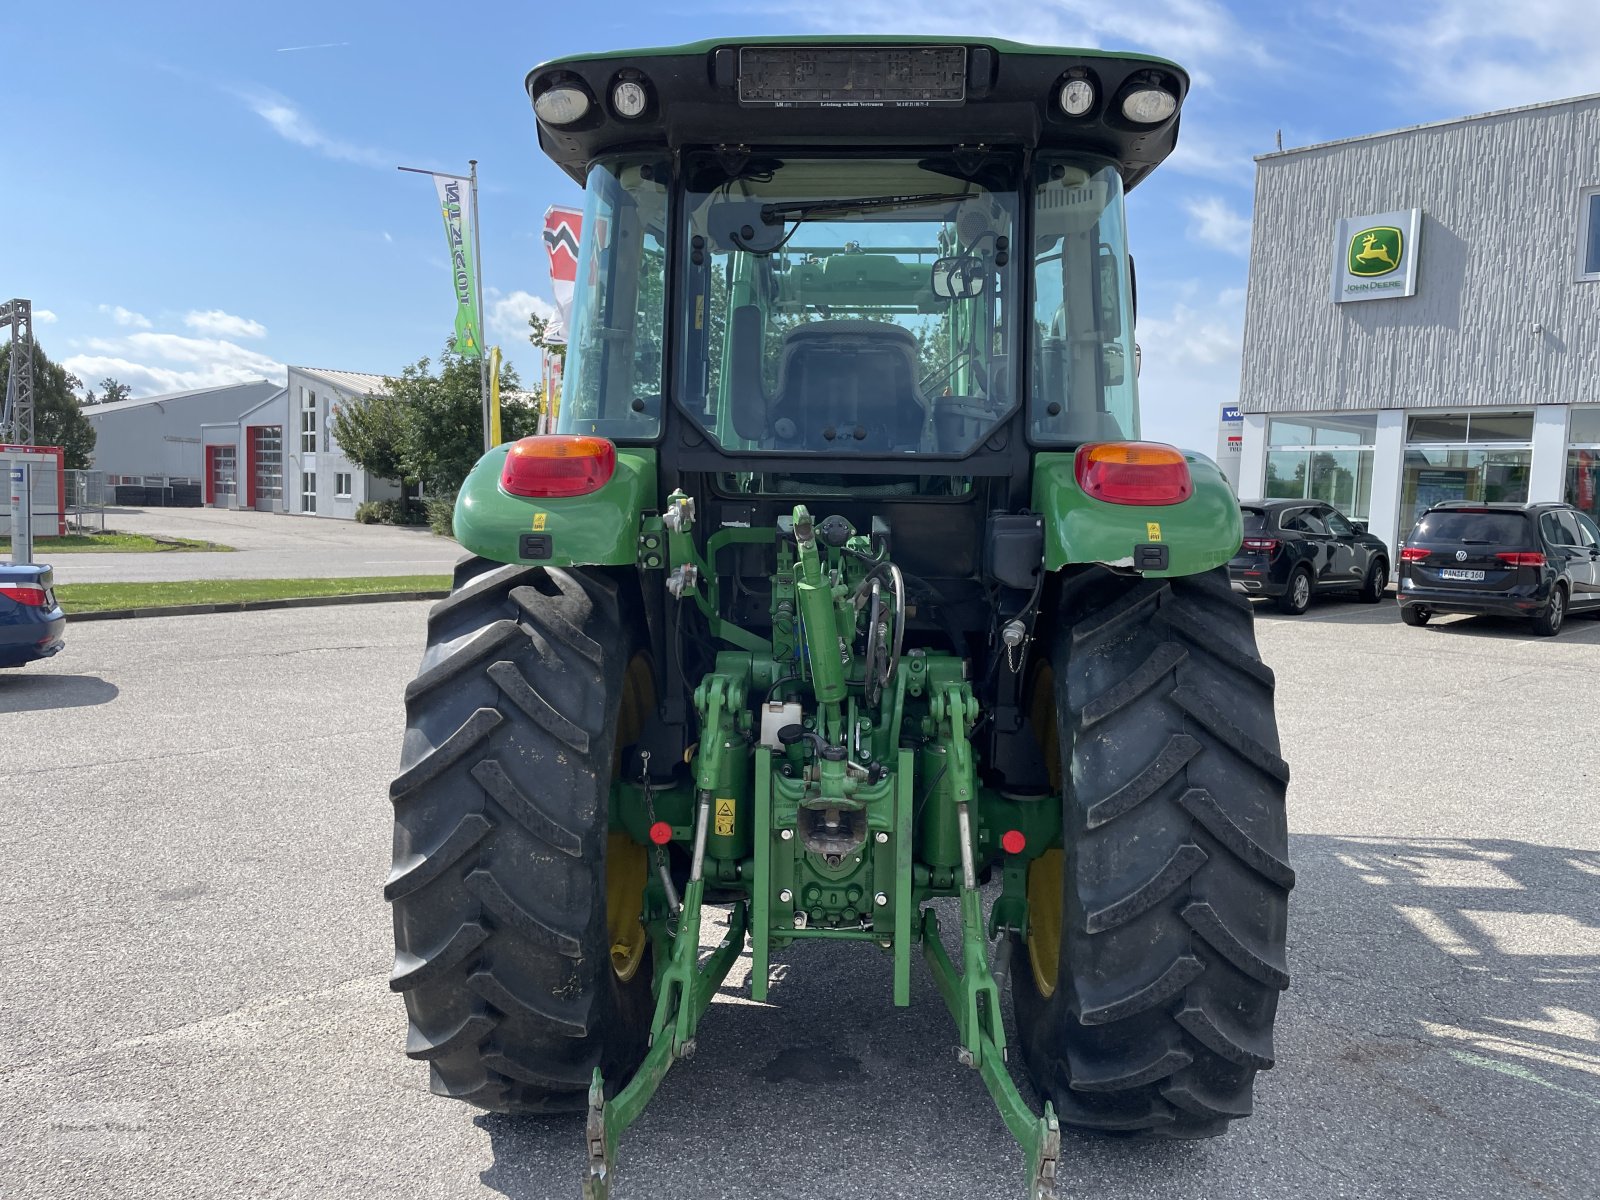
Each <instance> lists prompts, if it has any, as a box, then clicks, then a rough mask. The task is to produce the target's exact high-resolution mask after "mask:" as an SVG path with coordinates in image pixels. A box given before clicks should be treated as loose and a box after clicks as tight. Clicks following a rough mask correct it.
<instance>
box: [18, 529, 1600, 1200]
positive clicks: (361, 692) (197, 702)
mask: <svg viewBox="0 0 1600 1200" xmlns="http://www.w3.org/2000/svg"><path fill="white" fill-rule="evenodd" d="M280 520H281V518H280ZM295 524H296V526H298V525H300V524H302V523H300V522H295ZM319 524H320V523H319ZM218 536H222V535H221V533H220V531H219V534H218ZM426 610H427V605H426V604H421V603H415V604H392V605H373V606H363V607H359V608H346V609H339V608H329V609H304V610H296V611H278V612H264V613H247V614H227V615H217V616H196V617H182V618H158V619H150V620H142V621H128V622H108V623H103V624H94V625H83V626H80V627H78V628H75V629H74V628H69V630H68V646H67V650H66V652H65V653H63V654H62V655H61V656H59V657H58V658H56V659H54V660H52V661H50V662H48V663H44V664H37V665H35V666H33V667H29V668H27V669H25V670H23V671H17V672H0V752H3V754H4V761H5V764H6V765H5V771H4V779H5V784H4V791H3V795H4V803H3V804H0V844H3V845H4V846H5V847H6V851H7V853H6V856H5V869H4V870H3V871H0V913H3V914H4V920H3V921H0V964H3V965H0V1130H3V1131H4V1135H3V1136H0V1196H6V1197H10V1196H17V1197H28V1198H30V1200H32V1198H36V1197H118V1198H121V1197H129V1196H139V1197H168V1196H171V1197H180V1196H181V1197H213V1196H216V1197H222V1196H229V1197H231V1196H286V1197H287V1196H293V1197H302V1196H304V1197H351V1196H362V1197H366V1196H373V1197H378V1196H382V1197H429V1198H450V1197H478V1196H506V1197H514V1198H518V1200H537V1198H544V1197H553V1198H568V1197H572V1196H575V1195H576V1189H577V1181H578V1177H579V1171H580V1167H581V1165H582V1161H583V1150H582V1135H581V1124H580V1123H579V1122H577V1121H576V1120H549V1121H540V1120H527V1119H513V1118H508V1117H502V1116H489V1115H485V1114H483V1113H480V1112H477V1111H475V1110H473V1109H471V1108H468V1107H466V1106H464V1105H461V1104H459V1103H454V1102H450V1101H446V1100H443V1099H439V1098H436V1097H433V1096H430V1095H429V1094H428V1093H427V1070H426V1067H425V1066H424V1065H422V1064H419V1063H415V1062H412V1061H410V1060H408V1059H406V1058H405V1057H404V1055H403V1053H402V1048H403V1045H404V1041H405V1024H406V1023H405V1017H404V1013H403V1007H402V1004H401V1002H400V1000H399V999H398V998H397V997H396V996H394V995H392V994H391V993H390V992H389V990H388V988H387V986H386V978H387V975H388V971H389V965H390V955H391V949H392V943H391V941H390V930H389V914H388V912H387V911H386V906H385V904H384V902H383V900H382V897H381V895H380V888H381V886H382V882H383V879H384V877H385V875H386V873H387V871H388V867H389V837H390V812H389V806H388V802H387V800H386V792H385V789H386V785H387V782H388V779H389V777H390V775H391V773H392V772H393V770H394V767H395V763H396V760H397V757H398V750H399V741H400V729H401V722H402V719H403V717H402V709H401V692H402V688H403V687H404V685H405V682H406V680H407V679H408V678H409V676H410V675H411V673H412V671H413V670H414V668H415V666H416V663H417V659H418V655H419V650H420V646H421V640H422V630H423V620H424V614H425V613H426ZM1258 630H1259V636H1260V639H1261V643H1262V645H1263V648H1264V653H1265V656H1266V658H1267V660H1268V662H1269V663H1270V664H1271V665H1272V666H1273V667H1274V668H1275V669H1276V670H1277V672H1278V677H1279V681H1280V689H1279V702H1280V705H1279V713H1280V722H1281V727H1282V733H1283V742H1284V754H1285V757H1286V758H1287V759H1288V760H1289V761H1290V763H1291V765H1292V768H1293V771H1294V782H1293V784H1292V785H1291V789H1290V805H1291V827H1292V829H1293V830H1294V836H1293V841H1292V846H1291V852H1292V858H1293V863H1294V866H1295V868H1296V870H1297V871H1298V873H1299V884H1298V887H1297V889H1296V891H1295V892H1294V895H1293V898H1292V902H1291V907H1290V921H1291V932H1290V966H1291V969H1292V971H1293V974H1294V983H1293V985H1292V986H1291V989H1290V990H1289V991H1288V992H1287V993H1286V994H1285V996H1284V1000H1283V1004H1282V1007H1281V1011H1280V1016H1279V1023H1278V1030H1277V1050H1278V1058H1279V1065H1278V1066H1277V1068H1276V1069H1275V1070H1273V1071H1270V1072H1268V1073H1266V1074H1264V1075H1262V1076H1261V1077H1260V1080H1259V1082H1258V1085H1257V1089H1256V1115H1255V1116H1254V1117H1253V1118H1251V1119H1249V1120H1247V1121H1241V1122H1238V1123H1236V1124H1235V1126H1234V1129H1233V1131H1232V1132H1231V1133H1230V1134H1229V1135H1228V1136H1227V1137H1225V1138H1222V1139H1214V1140H1209V1141H1203V1142H1192V1143H1143V1142H1138V1141H1131V1140H1119V1139H1108V1138H1091V1137H1083V1136H1077V1135H1070V1134H1069V1135H1067V1136H1066V1137H1065V1138H1064V1145H1063V1164H1062V1167H1063V1175H1064V1178H1065V1181H1066V1182H1067V1184H1068V1194H1069V1195H1072V1196H1081V1197H1094V1198H1096V1200H1101V1198H1121V1197H1130V1198H1131V1197H1160V1198H1162V1200H1178V1198H1187V1197H1194V1198H1196V1200H1201V1198H1203V1200H1230V1198H1233V1197H1318V1198H1321V1197H1429V1198H1431V1197H1479V1196H1486V1197H1497V1198H1499V1197H1508V1196H1538V1197H1545V1198H1552V1197H1554V1198H1562V1200H1587V1198H1588V1197H1592V1196H1594V1195H1595V1194H1596V1184H1595V1180H1596V1179H1597V1178H1600V1135H1597V1133H1596V1130H1597V1129H1600V1020H1597V1015H1600V805H1597V803H1596V790H1597V789H1596V783H1597V774H1600V767H1597V766H1596V765H1595V764H1596V762H1597V761H1600V760H1597V759H1596V758H1595V752H1594V746H1595V744H1596V737H1595V735H1596V732H1597V728H1596V724H1597V723H1596V718H1595V717H1594V715H1593V714H1594V708H1593V705H1592V702H1591V697H1590V695H1589V693H1588V689H1589V688H1590V687H1592V686H1593V681H1594V680H1595V679H1596V678H1600V620H1595V619H1579V620H1576V621H1573V622H1572V623H1571V624H1570V625H1569V627H1568V628H1567V630H1566V631H1565V632H1563V633H1562V634H1561V636H1560V637H1558V638H1555V639H1535V638H1532V637H1529V636H1527V635H1526V634H1525V632H1524V631H1523V629H1522V628H1521V627H1519V626H1517V625H1515V624H1512V623H1509V622H1500V621H1494V620H1488V619H1472V618H1459V619H1439V620H1436V621H1435V622H1434V623H1433V624H1430V625H1429V626H1428V627H1427V628H1425V629H1410V628H1407V627H1404V626H1402V625H1401V624H1400V623H1399V621H1398V619H1397V615H1396V612H1395V609H1394V607H1393V605H1392V604H1385V605H1382V606H1379V607H1376V608H1371V607H1366V606H1363V605H1359V604H1354V603H1346V602H1332V603H1328V604H1323V605H1318V606H1317V607H1315V608H1313V609H1312V611H1311V612H1310V613H1309V614H1308V615H1307V616H1304V617H1301V618H1287V617H1279V616H1276V615H1273V614H1270V613H1263V614H1262V617H1261V620H1260V621H1259V624H1258ZM710 936H711V937H712V938H714V937H715V936H716V935H715V933H714V932H713V933H712V934H711V935H710ZM852 949H853V948H851V947H845V946H828V945H823V944H816V943H813V944H809V945H807V946H805V947H804V948H803V950H797V951H791V952H790V953H788V954H786V955H784V956H783V957H782V958H781V960H780V962H779V963H778V967H777V972H778V975H779V979H778V980H777V982H776V983H775V984H774V986H773V988H772V992H771V1002H770V1003H769V1004H762V1005H757V1004H755V1003H753V1002H752V1001H751V1000H750V998H749V993H748V988H747V987H745V986H744V984H745V981H746V979H747V971H748V959H745V960H744V961H743V962H742V963H741V964H740V965H739V967H738V968H736V970H735V972H734V974H733V975H732V976H731V977H730V979H729V981H728V983H727V985H725V986H724V988H723V990H722V992H721V994H720V995H719V996H718V997H717V998H716V1002H715V1003H714V1004H713V1006H712V1008H711V1010H710V1011H709V1012H708V1014H707V1016H706V1018H705V1020H704V1022H703V1023H702V1026H701V1029H700V1035H699V1054H698V1055H697V1056H696V1057H695V1058H694V1059H693V1060H692V1061H690V1062H689V1063H687V1064H683V1065H681V1066H679V1067H677V1068H675V1069H674V1070H673V1072H672V1074H671V1075H670V1076H669V1077H668V1079H667V1081H666V1083H665V1085H664V1086H663V1088H662V1090H661V1092H660V1093H659V1094H658V1096H657V1098H656V1100H655V1102H654V1103H653V1105H652V1106H651V1107H650V1109H649V1110H648V1111H647V1113H646V1114H645V1116H644V1118H643V1119H642V1120H641V1121H640V1122H639V1124H638V1125H637V1126H635V1127H634V1129H633V1130H631V1131H630V1132H629V1133H628V1134H627V1135H626V1136H625V1138H624V1140H623V1144H622V1151H621V1158H620V1163H619V1170H618V1175H617V1185H616V1189H615V1196H616V1197H617V1200H635V1198H640V1197H675V1198H685V1200H688V1198H695V1200H700V1198H706V1200H709V1198H718V1197H729V1198H732V1197H738V1198H741V1200H744V1198H749V1200H767V1198H774V1200H775V1198H780V1197H781V1198H783V1200H847V1198H855V1197H861V1198H865V1197H916V1198H918V1200H947V1198H948V1200H956V1198H962V1200H966V1198H969V1197H985V1198H988V1197H995V1198H998V1200H1006V1198H1009V1197H1015V1198H1017V1200H1020V1198H1021V1195H1022V1171H1021V1161H1020V1156H1019V1154H1018V1152H1017V1150H1016V1148H1015V1146H1014V1145H1013V1143H1012V1142H1011V1140H1010V1138H1009V1137H1008V1136H1007V1134H1006V1131H1005V1129H1004V1127H1003V1126H1002V1125H1001V1123H1000V1120H999V1117H998V1116H997V1115H996V1113H995V1110H994V1108H993V1106H992V1104H991V1103H990V1101H989V1099H988V1096H987V1094H986V1092H985V1090H984V1088H983V1086H982V1084H981V1082H980V1081H979V1080H978V1078H977V1077H976V1076H975V1075H974V1074H973V1073H972V1072H971V1071H968V1070H965V1069H963V1068H962V1067H960V1066H959V1065H958V1063H957V1062H956V1057H955V1038H954V1031H953V1027H952V1025H951V1022H950V1021H949V1018H948V1017H947V1016H946V1014H945V1012H944V1010H943V1008H942V1006H941V1005H940V1003H939V1000H938V997H937V995H936V994H935V991H934V988H933V985H932V983H931V981H930V979H929V977H928V975H927V972H926V971H925V970H924V969H923V968H922V967H921V966H920V964H919V965H918V966H917V968H916V969H915V971H914V973H913V980H914V988H913V994H914V1004H913V1007H911V1008H909V1009H895V1008H894V1007H893V1006H892V1005H891V1004H890V1002H889V996H890V972H889V963H888V960H887V958H886V957H884V956H881V955H877V954H863V953H861V952H860V950H859V948H854V949H855V952H853V953H852V952H851V951H852Z"/></svg>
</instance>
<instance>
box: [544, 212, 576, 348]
mask: <svg viewBox="0 0 1600 1200" xmlns="http://www.w3.org/2000/svg"><path fill="white" fill-rule="evenodd" d="M582 235H583V213H582V212H581V211H580V210H579V209H576V208H559V207H556V208H551V209H549V210H548V211H547V212H546V213H545V214H544V245H545V249H546V250H548V251H549V252H550V291H551V292H552V293H553V294H554V296H555V300H556V311H557V312H558V313H559V314H560V319H561V335H562V336H563V337H565V336H566V331H567V328H568V326H569V325H570V324H571V320H572V291H573V288H574V287H575V286H576V284H577V282H578V239H579V238H580V237H582Z"/></svg>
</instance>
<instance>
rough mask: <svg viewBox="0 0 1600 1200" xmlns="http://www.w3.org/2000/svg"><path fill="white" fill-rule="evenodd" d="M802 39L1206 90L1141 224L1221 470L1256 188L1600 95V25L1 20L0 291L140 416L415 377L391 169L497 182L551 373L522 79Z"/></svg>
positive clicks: (445, 327)
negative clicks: (571, 62) (235, 396)
mask: <svg viewBox="0 0 1600 1200" xmlns="http://www.w3.org/2000/svg"><path fill="white" fill-rule="evenodd" d="M908 14H914V15H909V16H908ZM810 32H820V33H829V34H845V33H851V32H885V33H913V34H915V33H924V34H926V33H956V34H959V33H972V34H975V35H985V34H988V35H996V36H1008V37H1013V38H1018V39H1021V40H1027V41H1033V42H1044V43H1055V44H1061V45H1080V46H1098V47H1104V48H1118V49H1137V50H1145V51H1150V52H1154V53H1158V54H1162V55H1165V56H1167V57H1169V58H1173V59H1176V60H1177V61H1179V62H1181V63H1183V64H1184V65H1185V66H1187V67H1188V68H1189V69H1190V71H1191V72H1192V73H1193V75H1194V76H1195V86H1194V89H1193V91H1192V93H1191V96H1190V100H1189V103H1188V104H1187V106H1186V108H1185V112H1184V117H1183V127H1182V134H1181V136H1180V142H1179V148H1178V151H1177V153H1176V154H1175V155H1174V157H1173V158H1172V159H1170V160H1169V161H1168V163H1167V164H1166V165H1165V166H1164V167H1163V168H1162V169H1161V170H1160V171H1158V172H1157V173H1156V174H1155V175H1154V176H1152V177H1151V179H1150V180H1148V181H1147V182H1146V183H1145V184H1143V185H1142V186H1141V187H1140V188H1138V190H1136V191H1135V192H1134V193H1133V195H1132V196H1131V197H1130V200H1129V210H1130V211H1129V222H1130V239H1131V243H1132V247H1133V250H1134V253H1135V255H1136V257H1137V259H1138V262H1139V285H1140V323H1139V341H1140V343H1141V344H1142V346H1143V350H1144V374H1143V378H1142V380H1141V392H1142V395H1143V404H1144V413H1145V431H1146V434H1147V436H1151V437H1156V438H1163V439H1167V440H1172V441H1177V442H1179V443H1180V444H1185V445H1191V446H1195V447H1198V448H1200V449H1204V450H1210V449H1211V448H1213V447H1214V446H1215V442H1216V432H1215V431H1216V412H1217V405H1218V404H1219V403H1221V402H1224V401H1229V400H1231V399H1232V398H1233V396H1234V392H1235V389H1236V387H1237V381H1238V367H1239V362H1238V360H1239V342H1240V331H1241V327H1242V324H1243V312H1244V286H1245V276H1246V265H1247V262H1248V255H1249V216H1250V204H1251V195H1252V190H1253V186H1254V167H1253V164H1252V161H1251V159H1252V156H1253V155H1256V154H1261V153H1264V152H1267V151H1269V150H1271V149H1272V148H1273V147H1274V145H1275V142H1276V137H1277V135H1278V133H1279V131H1281V132H1282V137H1283V144H1284V145H1285V146H1286V147H1294V146H1302V145H1307V144H1310V143H1313V142H1319V141H1325V140H1328V139H1332V138H1340V137H1348V136H1352V135H1356V134H1361V133H1369V132H1374V131H1377V130H1383V129H1392V128H1395V127H1398V126H1403V125H1410V124H1415V123H1418V122H1422V121H1431V120H1438V119H1441V118H1446V117H1452V116H1459V115H1463V114H1466V113H1474V112H1482V111H1487V110H1490V109H1495V108H1504V107H1508V106H1511V105H1517V104H1526V103H1532V102H1536V101H1540V100H1550V99H1556V98H1559V97H1565V96H1572V95H1579V94H1582V93H1585V92H1592V91H1594V90H1596V89H1597V88H1600V74H1597V73H1596V70H1595V64H1596V63H1597V62H1600V3H1597V0H1521V2H1520V3H1518V4H1515V5H1512V4H1507V3H1505V2H1504V0H1096V2H1088V0H998V2H996V3H990V4H987V5H981V4H973V3H971V2H970V0H968V2H964V3H960V4H957V3H952V2H950V0H926V2H925V3H923V4H921V5H920V6H917V7H915V8H913V7H911V6H908V5H905V4H904V3H903V0H902V2H900V3H889V2H888V0H849V2H848V3H846V2H845V0H820V2H816V3H812V4H809V5H807V6H806V10H805V15H783V16H779V15H777V14H775V13H770V12H769V13H763V14H761V15H756V16H752V15H751V10H750V7H749V6H745V5H734V4H729V3H725V4H722V5H718V4H716V3H712V4H701V5H688V4H682V3H673V2H672V0H667V2H666V3H648V4H644V3H638V2H637V0H622V2H614V3H608V4H595V5H570V6H559V5H554V4H549V3H537V4H536V3H527V2H518V3H512V2H509V0H501V2H494V0H487V2H484V3H480V4H476V5H467V4H460V5H440V4H421V3H412V2H409V0H396V2H392V3H383V4H379V3H373V2H371V0H361V2H348V0H321V2H320V3H315V4H313V3H306V2H304V0H276V2H275V3H273V4H270V5H248V6H246V5H233V4H215V3H203V2H201V0H191V2H190V3H182V4H180V3H162V2H157V0H141V2H140V3H138V4H129V3H126V0H121V2H118V3H98V2H95V3H88V2H85V3H68V2H66V0H57V2H55V3H46V4H41V3H34V4H9V5H4V6H0V45H4V46H6V47H7V48H8V49H7V53H6V82H5V85H4V86H5V98H6V103H7V106H8V110H9V115H8V125H9V126H10V128H11V129H12V130H13V131H14V132H13V134H12V136H10V137H9V138H8V139H7V140H6V141H5V142H4V143H3V144H0V180H3V181H4V183H3V187H0V195H3V196H4V197H6V204H7V207H8V209H9V211H8V212H7V214H6V219H5V222H4V225H3V226H0V228H3V229H4V231H5V232H4V233H3V234H0V293H3V295H4V296H6V297H10V296H26V297H28V298H30V299H31V300H32V301H33V303H34V306H35V311H36V314H37V315H36V331H37V334H38V337H39V341H40V343H41V345H43V346H44V348H45V349H46V351H47V352H48V353H49V354H50V355H51V356H52V357H53V358H55V359H56V360H58V361H63V362H65V363H66V364H67V365H68V366H69V367H70V368H71V369H73V370H74V371H76V372H77V373H78V374H79V375H80V376H82V377H83V379H84V381H85V383H86V384H88V385H91V386H97V385H98V383H99V381H100V379H101V378H102V377H103V376H106V375H112V376H115V377H116V378H118V379H121V380H122V381H124V382H126V383H129V384H131V385H133V387H134V389H135V394H136V395H144V394H150V393H154V392H160V391H170V390H174V389H177V388H182V387H200V386H207V385H210V384H214V383H223V382H228V381H231V380H234V379H243V378H253V377H259V376H262V375H266V376H268V377H281V374H282V370H283V364H286V363H294V364H298V365H308V366H321V367H333V368H339V369H344V370H356V371H372V372H379V373H393V372H398V370H399V368H400V367H401V366H402V365H403V364H405V363H407V362H411V361H414V360H415V359H417V358H419V357H421V356H423V355H432V354H434V353H436V352H437V350H438V348H439V347H440V346H441V345H442V344H443V342H444V340H445V338H446V336H447V335H448V333H449V331H450V327H451V323H452V318H453V313H452V309H451V296H450V287H449V282H448V278H447V275H446V264H445V255H444V246H443V233H442V230H441V226H440V222H439V218H438V212H437V209H436V207H435V203H434V199H433V195H432V188H431V185H430V184H429V182H428V181H427V180H426V179H425V178H422V177H420V176H410V175H403V174H401V173H399V172H397V171H396V170H395V169H394V168H395V167H396V166H399V165H402V164H404V165H409V166H421V167H430V168H436V169H441V170H458V171H465V170H466V160H467V159H468V158H469V157H476V158H477V159H478V161H479V171H480V174H481V178H482V180H483V191H482V195H481V208H482V219H483V233H484V250H483V258H484V275H485V286H486V289H487V291H488V296H489V299H488V304H487V307H488V309H489V319H490V341H491V342H495V341H498V342H499V343H500V344H501V345H502V346H504V347H505V348H506V350H507V352H508V354H509V356H510V357H511V358H512V360H513V361H514V362H517V363H518V364H519V365H520V366H521V367H522V368H523V370H524V374H525V375H527V376H533V375H535V374H536V371H535V369H534V366H535V364H534V358H533V354H532V352H531V349H530V348H529V347H528V346H527V343H526V341H525V340H524V337H525V332H526V330H525V325H524V322H525V320H526V315H527V312H528V311H529V309H530V308H531V307H533V306H534V304H535V303H536V302H538V301H539V300H540V298H543V297H547V296H548V295H549V285H548V282H547V271H546V266H545V262H544V257H543V250H542V245H541V243H540V240H539V237H538V231H539V228H540V221H541V217H542V214H543V212H544V210H545V208H546V207H548V206H549V205H550V204H553V203H561V202H568V203H570V202H573V201H574V200H575V199H576V198H577V195H578V192H577V188H576V185H574V184H572V183H571V182H570V181H568V180H567V179H566V177H565V176H564V175H561V174H560V173H559V172H557V171H556V170H555V169H554V168H553V167H552V166H550V165H549V163H548V162H546V161H545V160H544V159H543V157H542V156H541V155H540V154H539V152H538V148H537V143H536V140H535V135H534V123H533V116H532V113H531V112H530V110H529V106H528V104H527V100H526V97H525V96H524V95H523V93H522V90H521V85H522V79H523V77H524V75H525V74H526V72H527V71H528V69H529V68H530V67H532V66H533V65H535V64H536V63H538V62H541V61H543V60H545V59H547V58H552V57H555V56H558V55H563V54H569V53H577V52H582V51H591V50H604V49H611V48H616V47H621V46H638V45H653V44H670V43H675V42H682V41H690V40H695V39H698V38H702V37H723V36H736V35H739V34H764V33H810ZM19 50H21V51H22V52H21V53H19V52H18V51H19Z"/></svg>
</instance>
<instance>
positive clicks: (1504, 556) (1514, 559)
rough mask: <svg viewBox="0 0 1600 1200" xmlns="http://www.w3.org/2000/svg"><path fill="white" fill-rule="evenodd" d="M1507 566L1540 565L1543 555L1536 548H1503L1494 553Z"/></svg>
mask: <svg viewBox="0 0 1600 1200" xmlns="http://www.w3.org/2000/svg"><path fill="white" fill-rule="evenodd" d="M1495 557H1496V558H1498V559H1499V560H1500V561H1501V562H1503V563H1505V564H1506V566H1508V567H1542V566H1544V555H1542V554H1540V553H1539V552H1538V551H1537V550H1505V551H1502V552H1501V553H1499V554H1496V555H1495Z"/></svg>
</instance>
